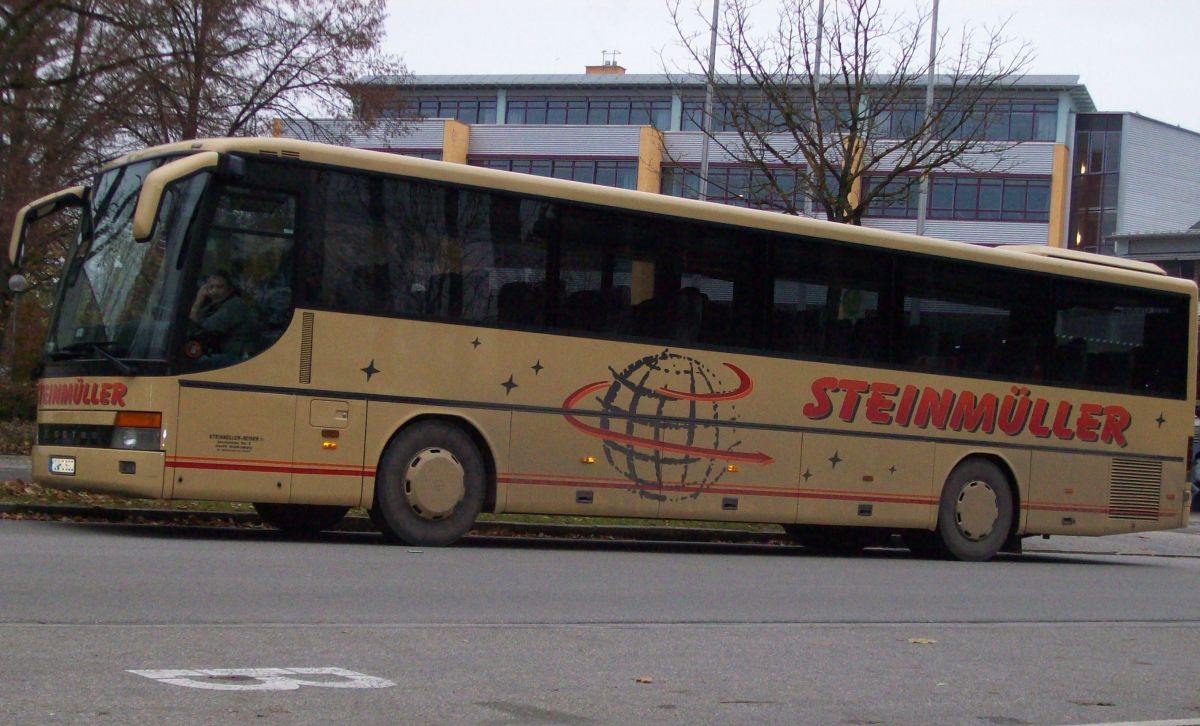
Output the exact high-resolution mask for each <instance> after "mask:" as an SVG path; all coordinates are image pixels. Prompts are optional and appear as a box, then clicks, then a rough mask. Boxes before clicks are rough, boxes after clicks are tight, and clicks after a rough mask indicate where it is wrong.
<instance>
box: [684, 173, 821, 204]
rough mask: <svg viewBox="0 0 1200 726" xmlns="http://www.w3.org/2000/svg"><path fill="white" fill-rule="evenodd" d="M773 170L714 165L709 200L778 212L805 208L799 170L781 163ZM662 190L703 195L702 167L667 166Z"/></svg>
mask: <svg viewBox="0 0 1200 726" xmlns="http://www.w3.org/2000/svg"><path fill="white" fill-rule="evenodd" d="M770 174H771V175H770V177H768V175H767V173H766V172H764V171H763V170H761V169H750V168H748V167H745V166H710V167H709V169H708V190H707V195H706V196H707V201H710V202H717V203H718V204H729V205H731V206H734V207H750V208H753V209H767V210H771V211H775V212H788V211H795V212H803V211H804V195H803V193H802V192H803V189H802V187H803V183H802V182H801V180H800V178H799V175H798V173H797V171H796V170H794V169H788V168H784V167H780V168H776V169H771V173H770ZM772 178H773V179H774V182H772ZM662 193H663V194H669V195H671V196H673V197H684V198H686V199H699V198H700V167H699V166H693V165H686V166H664V167H663V170H662Z"/></svg>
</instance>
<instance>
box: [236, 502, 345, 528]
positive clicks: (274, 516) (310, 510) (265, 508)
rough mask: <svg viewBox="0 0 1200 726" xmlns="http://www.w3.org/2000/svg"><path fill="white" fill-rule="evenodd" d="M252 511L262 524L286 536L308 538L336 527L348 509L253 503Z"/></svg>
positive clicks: (316, 505) (313, 505)
mask: <svg viewBox="0 0 1200 726" xmlns="http://www.w3.org/2000/svg"><path fill="white" fill-rule="evenodd" d="M254 510H255V511H256V512H258V516H259V517H260V518H261V519H262V521H263V523H264V524H268V525H270V526H272V527H274V528H276V529H282V530H283V531H284V532H287V533H288V534H294V535H303V536H309V535H314V534H316V533H318V532H321V531H323V530H327V529H333V528H334V527H336V526H337V523H338V522H340V521H342V518H343V517H345V516H346V512H348V511H350V508H349V507H336V506H330V505H324V504H271V503H266V502H255V503H254Z"/></svg>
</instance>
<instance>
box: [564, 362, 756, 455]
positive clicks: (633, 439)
mask: <svg viewBox="0 0 1200 726" xmlns="http://www.w3.org/2000/svg"><path fill="white" fill-rule="evenodd" d="M726 365H729V364H728V363H727V364H726ZM730 367H731V368H732V367H733V366H730ZM734 370H735V371H737V372H738V373H739V374H740V376H745V375H746V374H745V373H743V372H742V371H741V370H739V369H737V368H734ZM740 376H739V377H740ZM747 380H748V377H747ZM609 385H611V382H609V381H596V382H595V383H589V384H587V385H586V386H584V387H583V388H580V389H579V390H578V391H575V392H574V393H572V394H571V395H569V396H567V398H566V400H565V401H563V408H566V409H572V408H574V407H575V404H576V403H579V401H580V399H582V398H584V397H585V396H587V395H588V394H590V393H594V392H596V391H599V390H600V389H602V388H608V386H609ZM746 393H749V390H747V391H746ZM688 395H691V394H688ZM742 395H745V393H743V394H742ZM563 418H565V419H566V420H567V423H569V424H571V425H572V426H574V427H575V428H576V429H578V430H580V431H582V432H583V433H585V434H587V435H589V436H595V437H596V438H599V439H604V440H605V441H619V442H621V443H623V444H632V445H634V446H644V447H646V448H648V449H655V450H657V451H671V452H674V453H677V454H691V455H695V456H703V457H706V458H709V459H719V460H721V461H744V462H747V463H751V464H771V463H774V461H775V460H774V459H772V458H771V457H770V456H768V455H767V454H764V453H763V452H761V451H755V452H742V451H723V450H721V449H705V448H701V447H699V446H688V445H687V444H675V443H672V442H670V441H656V440H654V439H646V438H642V437H640V436H631V435H629V434H622V433H618V432H616V431H610V430H607V429H602V428H599V427H597V426H588V425H587V424H585V423H583V422H582V421H580V420H579V419H577V418H575V417H574V416H572V415H571V414H569V413H564V414H563Z"/></svg>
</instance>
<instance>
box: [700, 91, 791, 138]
mask: <svg viewBox="0 0 1200 726" xmlns="http://www.w3.org/2000/svg"><path fill="white" fill-rule="evenodd" d="M712 117H713V122H712V128H711V129H710V131H712V132H714V133H717V132H722V131H737V130H738V127H739V126H743V127H747V128H753V129H763V130H767V129H778V130H784V129H786V128H787V126H786V125H785V124H784V121H783V114H782V113H781V112H780V111H779V109H777V108H776V107H775V106H773V105H772V104H770V103H768V102H767V101H756V102H750V101H737V100H730V101H715V100H714V101H713V109H712ZM703 118H704V99H703V98H685V99H684V100H683V116H682V117H681V118H680V126H679V128H680V130H681V131H699V130H700V120H701V119H703Z"/></svg>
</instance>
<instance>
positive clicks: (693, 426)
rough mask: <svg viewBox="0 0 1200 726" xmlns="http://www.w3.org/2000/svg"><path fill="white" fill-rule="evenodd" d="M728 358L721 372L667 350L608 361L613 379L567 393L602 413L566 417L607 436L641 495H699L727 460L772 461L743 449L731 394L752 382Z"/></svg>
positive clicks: (613, 456) (611, 453) (618, 464)
mask: <svg viewBox="0 0 1200 726" xmlns="http://www.w3.org/2000/svg"><path fill="white" fill-rule="evenodd" d="M723 366H724V368H725V369H726V371H723V372H718V371H716V370H714V369H713V368H711V367H709V366H707V365H705V364H704V363H702V362H700V361H699V360H696V359H695V358H692V357H690V356H687V355H683V354H680V353H674V352H672V351H670V350H664V351H662V352H660V353H657V354H654V355H649V356H646V357H644V358H641V359H640V360H637V361H635V362H633V363H632V364H630V365H629V366H628V367H626V368H625V369H624V370H620V371H618V370H616V369H610V370H611V371H612V380H611V381H598V382H596V383H592V384H589V385H587V386H584V387H583V388H580V389H579V390H578V391H576V392H575V393H573V394H572V395H571V396H569V397H568V398H567V401H566V402H565V408H567V409H568V410H574V409H576V407H577V406H580V407H581V408H580V410H584V409H583V408H582V407H583V406H586V409H587V410H590V409H591V408H592V407H591V406H590V405H587V404H589V403H591V404H596V405H598V407H599V415H598V416H595V417H591V416H589V417H587V418H586V419H585V418H584V417H582V416H578V415H567V416H566V418H567V421H568V422H569V423H571V425H572V426H574V427H575V428H577V429H579V430H581V431H583V432H584V433H587V434H589V435H591V436H594V437H596V438H599V439H601V440H602V441H603V445H604V456H605V459H606V460H607V461H608V463H609V464H610V465H611V466H612V467H613V468H614V469H615V470H616V471H617V472H618V473H619V474H620V475H621V476H622V478H624V479H626V480H627V481H629V482H630V484H631V485H632V486H631V488H632V489H633V490H634V491H636V492H637V493H638V494H639V495H640V496H642V497H646V498H651V499H658V500H662V501H678V500H681V499H686V498H695V497H698V496H699V495H700V494H701V493H702V492H703V491H704V490H705V489H707V488H709V487H711V486H712V485H713V484H715V483H716V482H718V481H720V480H721V477H722V476H723V475H724V474H725V472H726V467H727V466H728V465H729V462H732V461H747V462H750V463H759V464H765V463H770V462H771V459H770V457H768V456H766V455H765V454H761V453H753V452H744V451H740V450H739V449H738V447H739V446H740V445H741V441H740V440H738V437H737V428H736V427H735V422H736V420H737V409H736V407H735V406H734V405H733V403H732V401H734V400H736V399H739V398H742V397H744V396H746V395H748V394H749V393H750V391H751V390H752V388H753V383H752V382H751V380H750V378H749V376H747V375H746V374H745V373H744V372H743V371H742V370H741V369H739V368H737V367H736V366H733V365H732V364H729V363H725V364H723ZM730 373H732V374H733V375H730ZM733 379H736V381H734V380H733ZM585 399H587V400H586V401H585ZM592 422H595V423H594V424H593V423H592Z"/></svg>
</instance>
